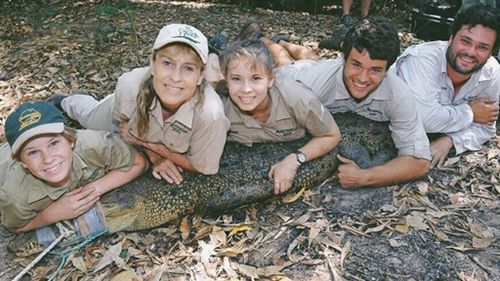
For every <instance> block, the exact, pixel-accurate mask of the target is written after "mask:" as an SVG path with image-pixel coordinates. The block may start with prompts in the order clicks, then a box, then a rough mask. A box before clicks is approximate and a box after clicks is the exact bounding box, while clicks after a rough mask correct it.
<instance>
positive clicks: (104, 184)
mask: <svg viewBox="0 0 500 281" xmlns="http://www.w3.org/2000/svg"><path fill="white" fill-rule="evenodd" d="M134 154H135V159H134V164H132V167H130V168H129V169H128V170H127V171H121V170H112V171H109V172H108V173H107V174H106V175H104V176H102V177H100V178H98V179H97V180H95V181H93V182H92V183H90V184H88V185H93V186H94V187H95V189H96V191H97V192H99V193H100V194H105V193H106V192H109V191H111V190H113V189H115V188H117V187H119V186H122V185H124V184H126V183H128V182H129V181H131V180H133V179H135V178H136V177H138V176H139V175H140V174H142V172H144V171H145V170H146V169H147V167H148V164H147V161H146V160H145V159H144V158H143V157H142V155H141V154H140V153H139V152H137V151H135V152H134Z"/></svg>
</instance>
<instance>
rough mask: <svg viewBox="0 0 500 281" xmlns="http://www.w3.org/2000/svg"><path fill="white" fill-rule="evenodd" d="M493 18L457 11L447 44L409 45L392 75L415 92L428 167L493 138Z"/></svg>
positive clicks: (498, 74) (478, 9)
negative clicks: (427, 136) (428, 139)
mask: <svg viewBox="0 0 500 281" xmlns="http://www.w3.org/2000/svg"><path fill="white" fill-rule="evenodd" d="M498 23H499V22H498V19H497V18H496V16H495V14H494V12H493V11H492V10H491V9H489V8H487V7H486V6H484V5H475V6H472V7H470V8H468V9H465V10H463V11H461V12H459V13H458V14H457V16H456V18H455V21H454V23H453V25H452V26H451V36H450V38H449V40H448V42H446V41H434V42H427V43H422V44H420V45H416V46H411V47H409V48H408V49H406V51H405V52H404V53H403V54H402V55H401V57H400V58H399V59H398V61H397V62H396V64H395V65H394V66H393V68H392V69H391V71H393V72H394V73H396V74H397V75H398V76H399V77H401V78H402V79H403V80H404V81H405V82H406V83H407V84H408V86H409V87H410V88H411V89H412V90H413V92H414V93H415V100H416V102H417V103H416V107H417V110H418V111H419V114H420V116H421V117H422V121H423V122H424V128H425V130H426V132H427V133H441V134H443V135H441V136H439V137H438V138H437V139H436V140H434V141H432V143H431V153H432V162H431V165H432V167H434V166H437V167H439V166H441V165H442V164H443V163H444V160H445V159H446V156H447V155H448V153H449V152H450V150H451V149H452V148H455V152H456V154H460V153H462V152H465V151H468V150H479V149H480V148H481V145H482V144H483V143H485V142H486V141H488V140H489V139H491V138H493V137H494V136H495V135H496V127H495V122H496V120H497V117H498V101H499V93H500V67H499V64H498V62H497V61H496V60H495V59H494V58H493V57H492V56H491V54H492V51H493V49H494V47H495V46H496V45H497V31H498Z"/></svg>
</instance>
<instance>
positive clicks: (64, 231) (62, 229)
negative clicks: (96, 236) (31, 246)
mask: <svg viewBox="0 0 500 281" xmlns="http://www.w3.org/2000/svg"><path fill="white" fill-rule="evenodd" d="M57 228H58V229H59V233H60V235H59V237H57V238H56V240H54V242H52V243H51V244H50V245H49V246H48V247H47V248H46V249H45V250H43V252H41V253H40V254H39V255H38V256H37V257H36V258H35V259H34V260H33V261H32V262H31V263H30V264H28V266H26V267H25V268H24V269H23V270H22V271H21V272H19V274H17V275H16V277H14V279H12V281H18V280H20V279H21V278H22V277H23V276H24V274H26V272H28V271H29V270H30V269H31V268H33V266H35V264H37V263H38V262H39V261H40V260H41V259H42V258H43V257H44V256H45V255H46V254H47V253H48V252H50V250H52V248H54V247H55V246H56V245H57V243H59V242H60V241H61V240H63V239H64V238H65V237H68V236H69V235H71V234H73V231H69V230H68V229H67V228H65V227H64V226H63V225H62V223H60V222H58V223H57Z"/></svg>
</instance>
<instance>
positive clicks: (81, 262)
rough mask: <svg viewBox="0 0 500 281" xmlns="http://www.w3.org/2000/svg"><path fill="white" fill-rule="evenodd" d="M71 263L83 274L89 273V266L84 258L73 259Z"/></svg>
mask: <svg viewBox="0 0 500 281" xmlns="http://www.w3.org/2000/svg"><path fill="white" fill-rule="evenodd" d="M71 263H72V264H73V266H74V267H76V268H77V269H78V270H80V271H81V272H82V273H85V274H86V273H87V265H86V264H85V261H84V260H83V258H82V257H73V258H71Z"/></svg>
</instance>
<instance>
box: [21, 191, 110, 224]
mask: <svg viewBox="0 0 500 281" xmlns="http://www.w3.org/2000/svg"><path fill="white" fill-rule="evenodd" d="M100 196H101V194H100V193H99V192H97V191H96V189H95V187H93V186H84V187H80V188H78V189H75V190H73V191H70V192H67V193H65V194H64V195H62V196H61V197H60V198H59V199H57V200H56V201H54V202H53V203H52V204H50V205H49V206H48V207H47V208H45V209H44V210H43V211H42V212H40V213H38V215H37V216H36V217H35V218H34V219H33V220H32V221H30V222H29V223H28V224H26V225H25V226H23V227H20V228H17V229H16V232H25V231H28V230H31V229H34V228H37V227H40V226H43V225H48V224H52V223H55V222H58V221H62V220H69V219H74V218H76V217H78V216H80V215H82V214H83V213H85V212H86V211H88V210H89V209H90V208H92V206H94V204H95V203H96V202H97V201H98V200H99V198H100ZM35 220H38V221H37V222H35Z"/></svg>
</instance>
